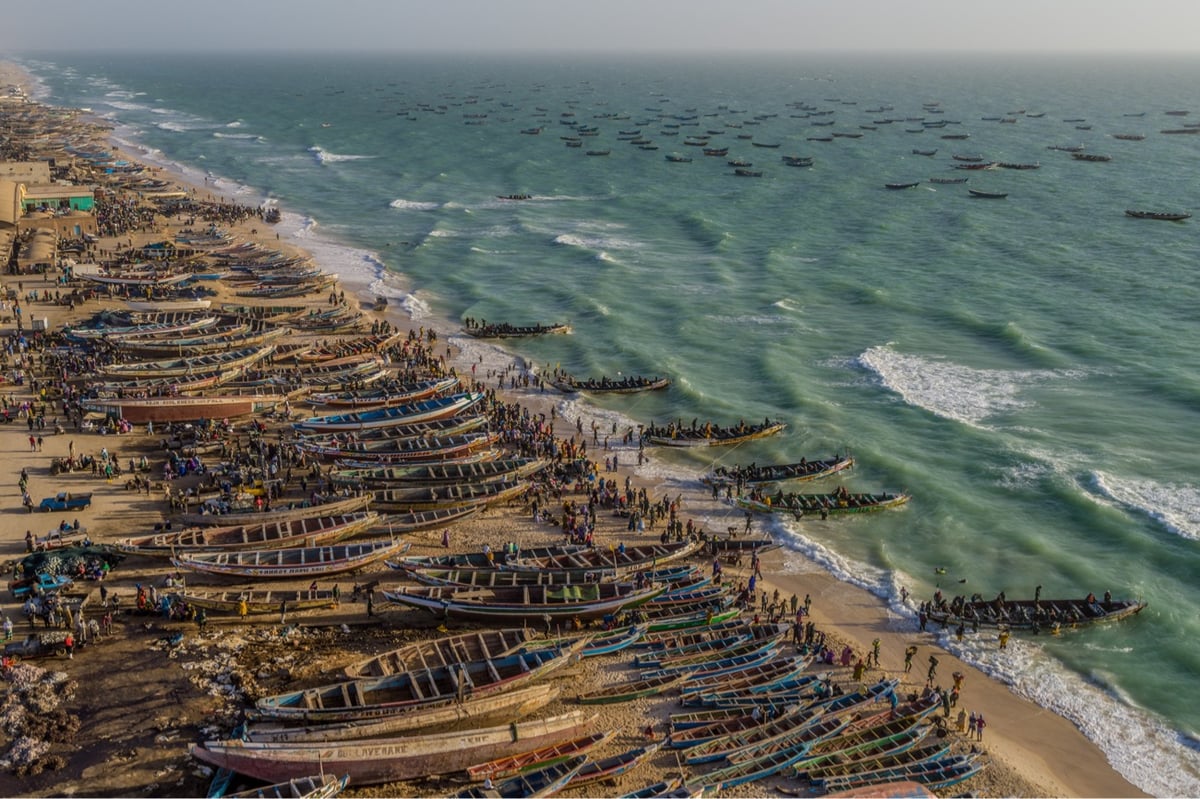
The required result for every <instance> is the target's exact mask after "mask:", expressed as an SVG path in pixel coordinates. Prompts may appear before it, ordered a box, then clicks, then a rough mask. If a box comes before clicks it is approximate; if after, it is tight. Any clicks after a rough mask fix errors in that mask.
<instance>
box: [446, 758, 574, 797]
mask: <svg viewBox="0 0 1200 799" xmlns="http://www.w3.org/2000/svg"><path fill="white" fill-rule="evenodd" d="M587 762H588V759H587V756H586V755H576V756H575V757H569V758H567V759H565V760H562V761H560V762H557V763H552V764H550V765H547V766H542V767H541V768H537V769H534V770H532V771H528V772H524V773H521V774H514V775H513V776H511V777H509V778H508V779H506V780H502V781H501V782H499V783H497V784H496V785H494V786H491V787H487V786H474V787H471V788H466V789H465V790H462V791H459V792H458V793H456V794H454V796H455V797H461V799H533V798H534V797H541V796H554V795H555V794H556V793H558V792H559V791H561V790H562V789H563V788H564V787H565V786H566V785H567V783H569V782H570V781H571V780H572V779H573V778H574V777H575V776H576V775H577V774H578V773H579V770H580V769H581V768H583V767H584V765H586V764H587Z"/></svg>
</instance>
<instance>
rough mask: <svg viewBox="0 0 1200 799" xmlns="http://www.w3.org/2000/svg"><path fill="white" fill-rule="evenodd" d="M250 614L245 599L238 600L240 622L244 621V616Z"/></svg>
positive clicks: (248, 605)
mask: <svg viewBox="0 0 1200 799" xmlns="http://www.w3.org/2000/svg"><path fill="white" fill-rule="evenodd" d="M249 612H250V604H249V603H248V602H246V597H242V598H241V599H239V600H238V618H239V619H241V620H242V621H245V620H246V614H247V613H249Z"/></svg>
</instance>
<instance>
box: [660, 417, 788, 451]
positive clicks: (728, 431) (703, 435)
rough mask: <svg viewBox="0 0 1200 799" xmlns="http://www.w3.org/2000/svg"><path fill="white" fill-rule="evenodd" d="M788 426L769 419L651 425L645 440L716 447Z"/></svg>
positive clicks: (678, 444)
mask: <svg viewBox="0 0 1200 799" xmlns="http://www.w3.org/2000/svg"><path fill="white" fill-rule="evenodd" d="M786 427H787V424H786V423H785V422H772V421H769V420H768V421H765V422H764V423H763V424H760V425H745V424H739V425H738V426H736V427H729V428H724V427H713V426H711V425H705V426H704V427H701V428H686V427H676V426H675V425H673V424H671V425H668V426H667V427H666V428H656V427H653V426H651V427H650V428H648V429H647V431H646V434H645V440H646V443H648V444H658V445H660V446H664V447H715V446H720V445H724V444H740V443H742V442H744V441H753V440H754V439H757V438H766V437H767V436H773V435H775V434H776V433H781V432H783V430H784V428H786Z"/></svg>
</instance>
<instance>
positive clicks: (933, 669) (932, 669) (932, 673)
mask: <svg viewBox="0 0 1200 799" xmlns="http://www.w3.org/2000/svg"><path fill="white" fill-rule="evenodd" d="M937 667H938V659H937V658H936V657H934V656H933V655H930V656H929V674H928V676H926V678H925V679H926V680H928V681H929V683H930V685H932V684H933V680H934V678H935V677H937Z"/></svg>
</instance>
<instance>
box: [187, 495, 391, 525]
mask: <svg viewBox="0 0 1200 799" xmlns="http://www.w3.org/2000/svg"><path fill="white" fill-rule="evenodd" d="M370 502H371V498H370V497H369V496H361V497H343V498H340V499H334V500H332V501H330V502H324V503H321V504H319V505H308V504H305V505H302V506H300V507H296V508H279V509H277V510H269V511H246V512H244V513H241V512H239V513H220V514H218V513H183V514H180V516H179V520H180V521H181V522H183V523H184V524H194V525H208V526H216V525H236V524H266V523H268V522H283V521H290V520H292V519H308V518H312V517H314V516H336V515H338V514H342V513H354V512H355V511H359V510H366V508H367V505H369V504H370Z"/></svg>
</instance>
